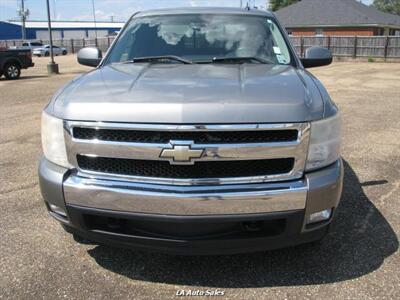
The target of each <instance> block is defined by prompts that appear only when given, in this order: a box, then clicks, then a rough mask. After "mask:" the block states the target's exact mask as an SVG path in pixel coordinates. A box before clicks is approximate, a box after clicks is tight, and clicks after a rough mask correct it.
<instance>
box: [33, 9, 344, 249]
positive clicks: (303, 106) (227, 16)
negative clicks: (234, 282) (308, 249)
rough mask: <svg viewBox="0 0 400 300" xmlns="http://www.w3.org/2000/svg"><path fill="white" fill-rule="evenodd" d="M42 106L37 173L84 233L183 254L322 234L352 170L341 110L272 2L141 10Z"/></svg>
mask: <svg viewBox="0 0 400 300" xmlns="http://www.w3.org/2000/svg"><path fill="white" fill-rule="evenodd" d="M78 62H80V63H81V64H83V65H87V66H93V67H95V69H94V70H93V71H91V72H89V73H88V74H86V75H83V76H80V77H79V78H76V79H75V80H73V81H72V82H70V83H69V84H67V85H66V86H64V87H63V88H62V89H61V90H60V91H58V92H57V93H56V94H55V96H54V98H53V99H52V100H51V102H50V103H49V105H47V107H46V108H45V110H44V112H43V114H42V144H43V152H44V157H43V158H42V160H41V162H40V167H39V178H40V187H41V190H42V195H43V198H44V201H45V204H46V207H47V209H48V210H49V212H50V215H51V216H53V217H54V218H55V219H57V220H58V221H59V222H60V223H61V224H62V225H63V227H64V229H65V230H66V231H68V232H70V233H72V234H73V235H74V237H75V238H76V240H82V238H83V239H88V240H90V241H92V242H94V243H107V244H115V245H118V246H123V247H133V248H142V249H150V250H157V251H167V252H173V253H180V254H215V253H237V252H248V251H260V250H265V249H273V248H278V247H286V246H289V245H295V244H300V243H306V242H312V241H317V240H320V239H322V238H323V237H324V236H325V235H326V233H327V232H328V229H329V224H330V223H331V221H332V218H333V216H334V214H335V211H336V208H337V207H338V203H339V199H340V195H341V191H342V181H343V163H342V160H341V158H340V154H339V148H340V140H341V121H340V113H339V110H338V108H337V106H336V105H335V104H334V103H333V102H332V100H331V98H330V97H329V95H328V93H327V91H326V89H325V88H324V86H323V85H322V83H321V82H320V81H319V80H318V79H317V78H315V77H314V76H313V75H312V74H311V73H309V72H308V71H307V70H306V69H305V68H310V67H317V66H323V65H328V64H330V63H331V62H332V55H331V53H330V51H329V50H328V49H325V48H321V47H312V48H308V49H307V50H306V51H305V58H299V57H298V56H297V54H296V52H295V51H294V49H293V47H292V46H291V44H290V42H289V39H288V36H287V35H286V33H285V30H284V29H283V27H282V26H281V25H280V24H279V22H278V20H277V19H276V17H275V16H274V15H273V14H272V13H270V12H267V11H259V10H253V9H250V10H248V9H234V8H187V9H183V8H180V9H165V10H154V11H144V12H139V13H137V14H135V15H134V16H133V17H132V18H131V19H130V21H128V24H127V25H126V26H125V27H124V29H122V31H121V33H120V34H119V35H118V37H117V40H116V42H115V43H114V44H113V46H112V48H111V49H110V50H109V51H108V52H107V55H106V56H105V57H104V58H103V57H102V53H101V51H100V50H99V49H97V48H84V49H81V50H80V51H79V53H78Z"/></svg>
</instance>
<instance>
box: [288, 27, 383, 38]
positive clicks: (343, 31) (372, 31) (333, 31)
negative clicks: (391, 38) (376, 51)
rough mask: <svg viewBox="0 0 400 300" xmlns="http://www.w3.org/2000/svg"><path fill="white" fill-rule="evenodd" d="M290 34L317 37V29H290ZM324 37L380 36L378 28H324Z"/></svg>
mask: <svg viewBox="0 0 400 300" xmlns="http://www.w3.org/2000/svg"><path fill="white" fill-rule="evenodd" d="M288 32H291V33H292V35H294V36H302V35H315V28H293V29H290V28H288ZM322 32H323V35H325V36H327V35H343V36H345V35H360V36H372V35H378V28H323V29H322Z"/></svg>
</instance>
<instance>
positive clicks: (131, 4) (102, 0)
mask: <svg viewBox="0 0 400 300" xmlns="http://www.w3.org/2000/svg"><path fill="white" fill-rule="evenodd" d="M49 1H50V7H51V14H52V18H53V19H54V20H79V21H91V20H93V10H92V0H49ZM248 1H249V2H250V3H251V4H252V5H255V6H257V7H259V8H265V7H266V3H267V0H242V2H243V3H244V4H245V3H247V2H248ZM330 1H333V0H330ZM372 1H373V0H362V2H363V3H365V4H368V5H369V4H371V3H372ZM20 3H21V0H0V20H9V19H16V18H17V9H18V8H19V7H20ZM253 3H254V4H253ZM94 5H95V12H96V20H98V21H110V20H111V18H113V19H114V20H115V21H126V20H127V19H128V18H129V17H130V16H131V15H132V14H133V13H134V12H136V11H138V10H146V9H152V8H164V7H179V6H181V7H182V6H186V7H187V6H236V7H238V6H239V5H240V0H94ZM25 8H28V9H29V11H30V15H29V17H28V20H45V19H46V0H25Z"/></svg>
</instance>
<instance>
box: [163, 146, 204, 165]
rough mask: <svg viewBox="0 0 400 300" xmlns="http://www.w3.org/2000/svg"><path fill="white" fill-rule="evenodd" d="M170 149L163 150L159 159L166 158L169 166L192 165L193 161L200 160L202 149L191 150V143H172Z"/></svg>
mask: <svg viewBox="0 0 400 300" xmlns="http://www.w3.org/2000/svg"><path fill="white" fill-rule="evenodd" d="M171 145H172V148H168V149H163V150H162V151H161V154H160V157H161V158H166V159H168V160H169V162H170V163H171V164H173V163H176V164H193V163H194V161H193V160H194V159H197V158H201V156H202V155H203V152H204V149H192V143H184V142H181V143H179V142H172V141H171Z"/></svg>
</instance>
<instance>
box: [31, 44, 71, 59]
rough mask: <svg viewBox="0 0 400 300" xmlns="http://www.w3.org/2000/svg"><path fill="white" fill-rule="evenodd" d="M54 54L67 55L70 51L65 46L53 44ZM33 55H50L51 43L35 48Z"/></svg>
mask: <svg viewBox="0 0 400 300" xmlns="http://www.w3.org/2000/svg"><path fill="white" fill-rule="evenodd" d="M53 53H54V55H67V53H68V51H67V49H66V48H64V47H58V46H53ZM33 55H36V56H39V57H40V56H49V55H50V45H44V46H43V47H40V48H36V49H34V50H33Z"/></svg>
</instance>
